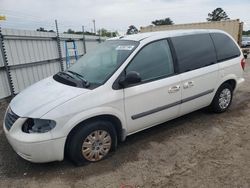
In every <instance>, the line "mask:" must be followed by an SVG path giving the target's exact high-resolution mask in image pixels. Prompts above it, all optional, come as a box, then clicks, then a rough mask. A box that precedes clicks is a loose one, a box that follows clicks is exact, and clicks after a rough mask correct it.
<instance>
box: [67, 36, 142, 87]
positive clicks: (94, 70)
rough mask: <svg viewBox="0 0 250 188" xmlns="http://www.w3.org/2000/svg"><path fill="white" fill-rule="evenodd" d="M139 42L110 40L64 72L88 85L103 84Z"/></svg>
mask: <svg viewBox="0 0 250 188" xmlns="http://www.w3.org/2000/svg"><path fill="white" fill-rule="evenodd" d="M138 44H139V42H136V41H126V40H110V41H106V42H104V43H101V44H100V45H99V46H98V47H97V48H96V49H95V50H93V51H92V52H89V53H87V54H85V55H84V56H83V57H81V58H80V59H79V60H78V61H77V62H76V63H75V64H74V65H73V66H72V67H70V68H69V69H68V70H66V72H67V71H68V72H70V71H71V72H74V73H77V74H78V75H79V76H81V77H82V78H84V80H85V81H87V82H88V83H90V84H98V85H100V84H103V83H104V82H105V81H106V80H107V79H108V78H109V77H110V76H111V75H112V74H113V72H114V71H115V70H116V69H117V68H118V67H119V66H120V65H121V64H122V63H123V62H124V61H125V60H126V59H127V57H128V56H129V55H130V54H131V53H132V52H133V50H134V49H135V48H136V47H137V46H138Z"/></svg>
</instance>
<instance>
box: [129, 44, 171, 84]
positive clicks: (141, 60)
mask: <svg viewBox="0 0 250 188" xmlns="http://www.w3.org/2000/svg"><path fill="white" fill-rule="evenodd" d="M130 71H136V72H138V73H139V74H140V76H141V79H142V81H148V80H152V79H157V78H162V77H166V76H169V75H171V74H173V73H174V67H173V61H172V56H171V52H170V48H169V46H168V43H167V41H166V40H161V41H156V42H153V43H150V44H148V45H147V46H145V47H144V48H143V49H142V50H141V51H140V52H139V53H138V54H137V55H136V56H135V58H134V59H133V60H132V61H131V62H130V64H129V65H128V67H127V68H126V73H128V72H130Z"/></svg>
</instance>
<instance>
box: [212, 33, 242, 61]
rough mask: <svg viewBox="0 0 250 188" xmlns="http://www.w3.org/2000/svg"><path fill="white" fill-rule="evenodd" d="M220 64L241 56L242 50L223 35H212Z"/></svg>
mask: <svg viewBox="0 0 250 188" xmlns="http://www.w3.org/2000/svg"><path fill="white" fill-rule="evenodd" d="M211 36H212V39H213V41H214V45H215V49H216V52H217V59H218V62H221V61H224V60H228V59H232V58H235V57H238V56H240V50H239V48H238V47H237V45H236V44H235V43H234V41H233V40H232V39H231V38H230V37H229V36H227V35H225V34H223V33H212V34H211Z"/></svg>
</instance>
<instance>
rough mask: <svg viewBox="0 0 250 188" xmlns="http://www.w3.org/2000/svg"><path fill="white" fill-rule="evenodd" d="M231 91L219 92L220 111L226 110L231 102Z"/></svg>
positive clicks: (226, 89)
mask: <svg viewBox="0 0 250 188" xmlns="http://www.w3.org/2000/svg"><path fill="white" fill-rule="evenodd" d="M231 97H232V95H231V91H230V90H229V89H228V88H225V89H223V90H222V91H221V93H220V97H219V106H220V108H221V109H226V108H227V107H228V106H229V104H230V102H231Z"/></svg>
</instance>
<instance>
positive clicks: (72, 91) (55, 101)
mask: <svg viewBox="0 0 250 188" xmlns="http://www.w3.org/2000/svg"><path fill="white" fill-rule="evenodd" d="M89 91H90V90H89V89H84V88H76V87H72V86H68V85H64V84H62V83H59V82H57V81H55V80H54V79H53V78H52V77H49V78H46V79H44V80H41V81H39V82H37V83H36V84H34V85H32V86H30V87H28V88H27V89H25V90H24V91H22V92H21V93H19V94H18V95H17V96H16V97H15V98H14V99H13V100H12V101H11V103H10V108H11V109H12V111H13V112H14V113H15V114H17V115H18V116H20V117H31V118H40V117H41V116H43V115H44V114H46V113H47V112H49V111H50V110H52V109H53V108H55V107H57V106H59V105H61V104H63V103H65V102H66V101H68V100H70V99H72V98H75V97H77V96H79V95H81V94H83V93H86V92H89Z"/></svg>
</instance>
